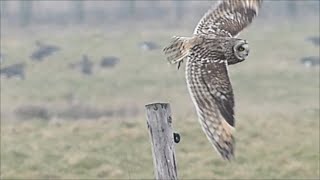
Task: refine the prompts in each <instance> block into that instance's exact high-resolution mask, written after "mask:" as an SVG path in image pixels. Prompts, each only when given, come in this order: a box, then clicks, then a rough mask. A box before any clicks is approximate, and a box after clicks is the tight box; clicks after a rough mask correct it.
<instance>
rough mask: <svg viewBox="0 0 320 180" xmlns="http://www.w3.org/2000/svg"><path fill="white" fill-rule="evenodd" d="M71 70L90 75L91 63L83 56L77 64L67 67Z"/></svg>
mask: <svg viewBox="0 0 320 180" xmlns="http://www.w3.org/2000/svg"><path fill="white" fill-rule="evenodd" d="M69 66H70V67H71V68H79V69H80V71H81V72H82V74H85V75H91V74H92V69H93V62H92V61H90V60H89V58H88V56H87V55H83V56H82V59H81V60H80V61H79V62H76V63H73V64H70V65H69Z"/></svg>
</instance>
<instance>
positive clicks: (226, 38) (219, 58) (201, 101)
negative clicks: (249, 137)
mask: <svg viewBox="0 0 320 180" xmlns="http://www.w3.org/2000/svg"><path fill="white" fill-rule="evenodd" d="M261 4H262V0H223V1H219V2H218V3H217V5H216V6H215V7H214V8H212V9H210V10H209V11H208V12H207V13H206V14H205V15H204V16H203V17H202V19H201V20H200V22H199V24H198V25H197V27H196V28H195V31H194V35H193V36H192V37H174V39H173V41H172V42H171V44H170V45H169V46H167V47H166V48H164V53H165V54H166V56H167V59H168V61H169V62H170V63H172V64H177V65H178V69H179V67H180V64H181V63H182V62H183V61H184V59H186V60H187V62H186V71H185V75H186V81H187V86H188V90H189V94H190V96H191V99H192V101H193V104H194V106H195V108H196V112H197V115H198V119H199V122H200V124H201V127H202V130H203V131H204V132H205V134H206V136H207V138H208V139H209V141H210V142H211V143H212V145H213V147H214V148H215V149H216V150H217V152H218V153H219V154H220V155H221V156H222V158H223V159H226V160H231V159H233V158H234V146H235V140H234V137H233V131H234V127H235V119H234V96H233V90H232V86H231V83H230V79H229V75H228V65H232V64H236V63H239V62H242V61H244V60H245V59H246V58H247V56H248V54H249V46H248V42H247V41H246V40H243V39H238V38H236V36H237V35H238V34H239V33H240V31H242V30H243V29H244V28H245V27H247V26H248V25H249V24H250V23H251V22H252V20H253V18H254V17H256V16H257V14H258V11H259V9H260V7H261Z"/></svg>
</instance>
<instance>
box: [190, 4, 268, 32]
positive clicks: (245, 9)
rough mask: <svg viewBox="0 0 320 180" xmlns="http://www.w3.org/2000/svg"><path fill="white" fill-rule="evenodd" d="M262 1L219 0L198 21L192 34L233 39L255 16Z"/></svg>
mask: <svg viewBox="0 0 320 180" xmlns="http://www.w3.org/2000/svg"><path fill="white" fill-rule="evenodd" d="M262 1H263V0H220V1H219V2H218V3H217V5H216V6H215V7H214V8H212V9H210V10H209V11H208V12H207V13H206V14H205V15H204V16H203V17H202V19H201V20H200V22H199V23H198V25H197V27H196V28H195V31H194V34H205V35H209V34H212V35H216V36H220V37H235V36H237V35H238V34H239V33H240V31H242V30H243V29H244V28H245V27H247V26H248V25H249V24H250V23H251V22H252V20H253V18H254V17H255V16H257V14H258V11H259V9H260V7H261V4H262Z"/></svg>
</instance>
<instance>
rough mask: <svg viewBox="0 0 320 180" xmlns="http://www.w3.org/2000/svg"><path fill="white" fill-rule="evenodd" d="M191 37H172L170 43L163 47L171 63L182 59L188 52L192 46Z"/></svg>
mask: <svg viewBox="0 0 320 180" xmlns="http://www.w3.org/2000/svg"><path fill="white" fill-rule="evenodd" d="M192 40H193V38H192V37H173V40H172V41H171V43H170V44H169V45H168V46H167V47H165V48H164V49H163V51H164V54H165V55H166V56H167V60H168V61H169V62H170V63H171V64H176V63H178V62H180V61H182V60H183V59H184V58H185V57H186V56H187V55H188V53H189V51H190V49H191V47H192V44H193V43H192V42H193V41H192Z"/></svg>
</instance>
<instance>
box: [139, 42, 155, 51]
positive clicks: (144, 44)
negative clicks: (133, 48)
mask: <svg viewBox="0 0 320 180" xmlns="http://www.w3.org/2000/svg"><path fill="white" fill-rule="evenodd" d="M139 47H140V48H141V49H142V50H144V51H151V50H155V49H159V48H160V46H159V45H158V44H156V43H154V42H151V41H144V42H141V43H139Z"/></svg>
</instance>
